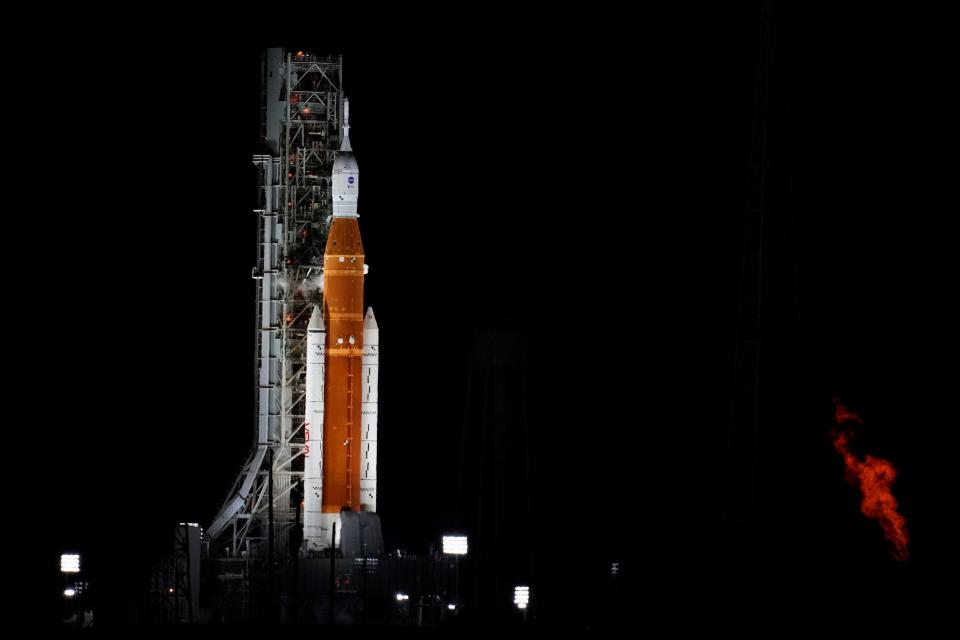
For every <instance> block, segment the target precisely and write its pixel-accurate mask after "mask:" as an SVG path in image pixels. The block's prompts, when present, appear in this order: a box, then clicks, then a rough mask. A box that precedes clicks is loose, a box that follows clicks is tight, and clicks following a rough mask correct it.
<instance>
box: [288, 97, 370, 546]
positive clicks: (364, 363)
mask: <svg viewBox="0 0 960 640" xmlns="http://www.w3.org/2000/svg"><path fill="white" fill-rule="evenodd" d="M332 182H333V217H332V220H331V222H330V227H329V230H328V232H327V246H326V250H325V251H324V256H323V308H322V309H320V308H318V307H314V309H313V314H312V316H311V318H310V323H309V325H308V328H307V371H306V397H305V403H306V405H305V409H306V416H305V421H304V475H303V477H304V522H303V524H304V531H303V533H304V543H305V547H306V550H307V551H318V550H322V549H325V548H328V547H329V546H330V545H331V543H332V544H333V545H334V546H339V537H340V533H339V532H340V530H341V529H342V527H341V526H340V512H341V511H342V510H350V511H373V512H375V511H376V509H377V383H378V376H379V362H380V344H379V343H380V331H379V328H378V326H377V320H376V317H375V316H374V315H373V309H372V308H370V309H367V311H366V314H364V310H363V278H364V274H365V273H366V270H367V269H366V265H365V264H364V262H363V259H364V253H363V243H362V241H361V238H360V226H359V224H358V217H359V216H358V215H357V200H358V195H359V189H360V173H359V171H358V169H357V163H356V159H355V158H354V155H353V151H352V149H351V147H350V125H349V102H348V101H346V100H344V125H343V136H342V142H341V146H340V151H339V152H337V156H336V159H335V161H334V164H333V180H332ZM334 524H336V525H337V526H336V530H337V539H336V540H334V539H333V538H332V536H333V530H334V526H333V525H334Z"/></svg>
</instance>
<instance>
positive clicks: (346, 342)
mask: <svg viewBox="0 0 960 640" xmlns="http://www.w3.org/2000/svg"><path fill="white" fill-rule="evenodd" d="M323 320H324V323H325V324H326V327H327V366H326V376H327V379H326V399H325V403H326V405H325V406H326V409H325V412H324V416H323V443H324V444H323V507H322V509H323V512H324V513H339V512H340V509H341V508H343V507H349V508H350V509H352V510H354V511H359V510H360V438H361V431H360V430H361V423H360V408H361V403H362V401H363V393H362V381H361V371H362V356H363V244H362V243H361V241H360V226H359V225H358V224H357V219H356V218H347V217H344V218H334V219H333V224H332V225H331V226H330V232H329V235H328V236H327V248H326V250H325V251H324V254H323Z"/></svg>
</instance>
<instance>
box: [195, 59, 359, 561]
mask: <svg viewBox="0 0 960 640" xmlns="http://www.w3.org/2000/svg"><path fill="white" fill-rule="evenodd" d="M262 71H263V75H262V78H263V85H262V104H261V109H262V114H261V126H262V129H261V137H262V141H263V145H264V149H263V151H264V152H263V153H261V154H259V155H255V156H254V158H253V161H254V164H255V165H256V166H257V168H258V169H259V182H260V189H259V193H260V203H259V209H257V210H256V211H255V213H256V216H257V242H258V246H259V251H258V255H257V263H256V267H255V268H254V270H253V278H254V279H255V280H256V282H257V300H256V352H255V363H256V365H255V372H256V379H255V381H254V382H255V388H256V394H257V402H256V407H257V415H256V425H255V440H254V443H255V444H254V446H253V449H252V451H251V453H250V455H249V457H248V458H247V460H246V462H245V463H244V465H243V467H242V469H241V470H240V472H239V474H238V476H237V478H236V480H235V482H234V483H233V486H232V487H231V489H230V491H229V493H228V495H227V497H226V499H225V501H224V503H223V505H222V507H221V508H220V510H219V513H218V515H217V516H216V518H215V519H214V521H213V523H212V524H211V525H210V527H209V528H208V529H207V533H208V534H209V536H210V538H211V539H212V540H213V541H214V544H215V548H216V551H217V553H218V554H219V555H220V556H233V557H240V556H247V557H250V556H254V557H255V556H260V557H263V556H266V555H267V544H268V542H269V544H270V547H271V550H275V552H276V553H281V552H283V551H284V550H285V549H287V548H288V546H289V545H290V544H291V542H292V543H293V544H297V542H298V541H299V540H300V531H299V530H298V528H299V525H300V522H301V521H305V523H306V524H308V525H310V524H311V523H310V515H309V514H305V515H306V516H307V517H306V518H305V519H304V518H302V517H301V513H300V510H301V505H304V504H306V503H309V502H310V500H309V499H305V496H304V495H303V493H304V488H303V480H304V462H305V459H309V458H310V445H311V442H310V438H311V436H310V435H308V432H309V433H311V434H314V435H313V438H314V439H316V440H319V438H321V437H322V428H320V429H318V428H317V426H316V425H313V426H312V427H311V426H310V425H306V424H305V423H307V418H306V413H307V409H306V404H307V396H308V395H309V394H308V389H307V370H308V363H307V361H308V353H307V333H308V325H309V324H310V320H311V317H312V316H314V313H313V311H314V308H315V307H316V308H319V309H322V308H323V306H322V305H323V279H322V278H323V262H324V252H325V248H326V244H327V236H328V232H329V230H330V228H331V226H332V223H333V221H334V217H333V216H334V214H335V211H334V202H333V200H334V188H333V186H334V185H333V175H334V169H335V165H336V164H337V155H338V152H339V151H340V149H341V147H342V146H344V145H346V148H347V149H348V150H349V141H348V140H349V138H348V137H347V134H346V131H347V129H346V127H345V126H344V124H345V120H346V118H345V116H344V111H345V109H344V96H343V91H342V61H341V59H340V58H331V57H318V56H314V55H310V54H307V53H304V52H302V51H297V52H285V51H284V50H283V49H268V50H267V53H266V55H265V56H264V59H263V70H262ZM341 162H342V161H341ZM351 181H352V180H351ZM354 211H355V202H354ZM354 225H355V222H354ZM358 253H360V252H358ZM361 273H362V272H361ZM361 282H362V277H361ZM361 286H362V285H361ZM324 320H327V321H328V323H329V316H328V315H326V314H325V317H324ZM374 324H375V323H374ZM361 335H362V329H361V330H360V334H358V337H357V339H358V341H359V339H360V336H361ZM334 339H335V338H334ZM361 344H362V343H361ZM357 346H358V347H359V346H361V345H360V344H358V345H357ZM360 357H362V356H358V367H359V366H360V365H359V359H360ZM320 371H321V374H320V375H321V376H322V375H323V373H322V372H323V368H322V367H321V369H320ZM358 373H359V370H358ZM321 388H322V387H321ZM321 394H322V391H321ZM358 394H359V390H358ZM358 397H359V395H358ZM322 398H323V396H322V395H321V397H320V405H319V406H320V407H322V406H323V402H322ZM311 400H313V401H314V404H316V398H311ZM364 407H365V409H366V405H364ZM321 415H322V413H321ZM374 425H375V421H374ZM374 428H375V427H374ZM311 429H312V431H311ZM356 444H357V446H356V449H357V452H358V453H359V450H360V449H361V447H360V446H359V442H358V443H356ZM320 448H321V450H320V451H317V450H316V449H317V446H316V445H314V453H313V457H314V458H315V459H316V458H317V456H318V455H322V443H321V447H320ZM374 456H375V444H374ZM354 466H355V467H357V468H359V465H357V464H355V465H354ZM373 466H374V469H375V467H376V460H375V457H374V460H373ZM374 474H375V471H374ZM374 491H375V489H374ZM271 494H272V496H273V497H272V500H271V498H270V495H271ZM358 507H359V505H358ZM357 510H358V511H359V508H358V509H357ZM271 522H272V523H273V534H274V535H273V537H272V539H271V538H270V536H269V531H270V528H269V525H270V523H271ZM308 528H309V527H308ZM338 537H339V536H338ZM314 547H315V548H316V547H317V545H314Z"/></svg>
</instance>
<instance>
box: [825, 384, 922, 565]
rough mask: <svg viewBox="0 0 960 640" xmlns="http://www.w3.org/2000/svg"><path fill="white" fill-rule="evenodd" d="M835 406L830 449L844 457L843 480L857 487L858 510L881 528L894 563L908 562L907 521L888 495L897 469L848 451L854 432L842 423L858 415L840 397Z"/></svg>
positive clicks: (858, 417) (886, 463)
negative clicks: (859, 499) (890, 544)
mask: <svg viewBox="0 0 960 640" xmlns="http://www.w3.org/2000/svg"><path fill="white" fill-rule="evenodd" d="M833 404H834V405H835V406H836V412H835V413H834V421H835V422H836V425H835V426H834V428H833V431H832V432H831V435H832V436H833V448H834V449H836V450H837V453H839V454H840V455H841V456H842V457H843V463H844V466H845V467H846V470H845V472H844V477H845V478H846V479H847V482H849V483H850V484H852V485H855V486H856V485H859V487H860V492H861V493H862V494H863V501H862V502H861V503H860V511H862V512H863V515H865V516H867V517H868V518H871V519H873V520H876V521H877V522H879V523H880V526H881V527H883V534H884V535H885V536H886V537H887V540H889V541H890V542H892V543H893V547H894V548H893V551H892V553H893V557H894V558H895V559H896V560H900V561H903V560H906V559H907V543H908V542H909V541H910V534H909V533H907V521H906V518H904V517H903V516H902V515H900V514H899V513H897V499H896V498H894V497H893V494H892V493H891V492H890V485H891V484H893V481H894V480H895V479H896V477H897V470H896V469H894V467H893V465H892V464H890V463H889V462H887V461H886V460H882V459H880V458H874V457H873V456H871V455H866V456H864V458H863V460H858V459H857V457H856V456H855V455H854V454H853V453H851V452H850V448H849V445H850V440H851V438H852V437H853V431H852V430H849V429H845V428H843V426H842V425H843V424H844V423H845V422H859V423H860V424H863V420H861V419H860V416H858V415H857V414H855V413H854V412H852V411H850V410H849V409H847V408H846V407H845V406H843V404H841V403H840V400H839V398H834V399H833Z"/></svg>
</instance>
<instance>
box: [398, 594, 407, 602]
mask: <svg viewBox="0 0 960 640" xmlns="http://www.w3.org/2000/svg"><path fill="white" fill-rule="evenodd" d="M409 599H410V596H408V595H407V594H405V593H398V594H397V602H403V601H404V600H409Z"/></svg>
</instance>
